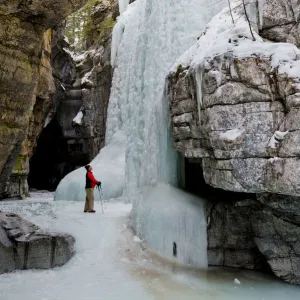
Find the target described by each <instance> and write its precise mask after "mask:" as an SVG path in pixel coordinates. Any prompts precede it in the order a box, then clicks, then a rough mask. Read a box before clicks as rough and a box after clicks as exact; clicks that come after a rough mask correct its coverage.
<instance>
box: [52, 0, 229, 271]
mask: <svg viewBox="0 0 300 300" xmlns="http://www.w3.org/2000/svg"><path fill="white" fill-rule="evenodd" d="M125 2H126V1H120V3H122V5H123V4H126V3H125ZM127 2H128V1H127ZM226 3H227V1H226V0H223V1H220V0H211V1H207V0H185V1H182V0H137V1H135V2H134V3H132V4H130V5H129V6H128V7H127V9H126V10H125V11H124V12H123V13H122V15H121V16H120V17H119V20H118V24H117V25H116V27H115V29H114V33H113V42H112V62H113V65H114V67H115V71H114V78H113V84H112V92H111V97H110V102H109V108H108V121H107V134H106V143H107V146H106V148H107V147H110V145H111V143H113V142H115V141H114V139H115V133H116V132H123V133H124V134H125V136H126V145H123V146H124V147H125V149H126V156H125V189H124V193H123V196H124V197H125V198H126V199H127V200H129V201H132V202H133V207H134V208H133V213H132V217H133V225H134V227H135V230H136V231H137V234H138V235H139V236H140V238H142V239H144V240H145V242H146V244H147V246H148V247H150V248H152V249H154V250H156V251H158V252H159V253H161V254H162V255H165V256H170V257H171V256H172V251H171V248H172V247H171V246H172V245H173V243H178V255H177V258H178V260H179V261H180V262H183V263H193V264H195V265H198V266H205V265H206V224H205V216H204V215H205V214H204V209H203V203H202V200H201V199H198V198H195V197H194V196H190V195H188V194H187V193H184V192H182V191H179V190H177V189H175V188H172V187H171V186H169V184H170V185H174V186H176V185H177V183H178V170H177V169H178V155H177V153H176V152H175V150H174V149H173V147H172V137H171V132H170V129H169V116H168V100H167V98H166V95H165V88H166V87H165V78H166V76H167V74H168V72H169V70H170V68H171V67H172V65H173V64H174V62H175V61H176V59H177V58H178V57H179V56H180V55H181V54H182V53H184V52H185V51H186V50H187V49H189V48H190V47H191V46H192V45H193V44H194V43H195V41H196V39H197V37H199V36H200V34H201V30H202V29H203V28H204V26H205V25H206V24H207V22H208V21H209V20H210V18H211V17H212V16H213V15H214V14H215V13H217V12H219V11H220V10H221V9H222V8H223V6H224V5H225V4H226ZM106 148H104V149H103V150H101V152H100V156H101V153H102V152H105V151H106V150H105V149H106ZM122 149H123V148H122ZM122 149H120V151H122ZM101 159H102V160H104V161H105V163H106V165H107V166H109V159H112V157H111V155H109V151H106V154H103V155H102V158H101ZM101 159H100V160H99V159H98V160H97V161H98V162H97V163H96V164H94V168H96V169H97V170H98V173H97V174H98V176H100V178H105V177H106V174H105V170H101V164H100V162H101ZM98 165H99V166H98ZM76 172H78V176H77V177H78V179H77V181H78V180H82V175H81V174H80V177H79V172H80V171H76ZM95 173H96V172H95ZM97 174H96V175H97ZM74 180H75V177H74V176H73V177H72V175H68V176H67V177H66V178H65V179H64V180H63V181H62V183H61V184H60V186H59V188H58V192H57V195H60V196H59V197H58V196H57V197H56V199H62V200H63V199H67V197H68V196H67V195H68V193H67V192H66V191H68V189H69V188H68V185H70V182H73V183H74V182H75V181H74ZM100 180H101V179H100ZM103 181H104V179H103ZM160 183H163V184H160ZM113 185H114V181H113V180H112V181H110V180H107V181H106V186H104V190H105V189H106V188H107V189H108V190H110V186H113ZM73 188H76V187H75V184H73ZM76 191H77V195H80V197H82V200H84V198H85V197H84V190H83V189H82V187H81V186H80V185H77V188H76ZM62 195H63V196H62ZM113 196H114V195H113V194H111V193H107V194H106V197H107V198H109V197H113ZM76 198H78V196H77V197H76ZM152 204H153V205H152Z"/></svg>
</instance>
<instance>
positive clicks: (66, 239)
mask: <svg viewBox="0 0 300 300" xmlns="http://www.w3.org/2000/svg"><path fill="white" fill-rule="evenodd" d="M74 252H75V239H74V238H73V237H72V236H71V235H69V234H60V233H54V232H47V231H45V230H42V229H41V228H39V227H38V226H36V225H35V224H33V223H31V222H28V221H26V220H25V219H23V218H21V217H20V216H18V215H16V214H13V213H5V212H0V274H3V273H6V272H11V271H14V270H17V269H20V270H27V269H49V268H54V267H59V266H62V265H64V264H66V263H67V262H68V261H69V260H70V258H71V257H72V256H73V254H74Z"/></svg>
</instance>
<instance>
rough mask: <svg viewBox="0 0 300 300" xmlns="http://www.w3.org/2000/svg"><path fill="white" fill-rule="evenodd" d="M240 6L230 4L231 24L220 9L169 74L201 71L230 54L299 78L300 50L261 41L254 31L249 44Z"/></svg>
mask: <svg viewBox="0 0 300 300" xmlns="http://www.w3.org/2000/svg"><path fill="white" fill-rule="evenodd" d="M241 4H242V2H241V0H235V1H232V7H234V8H233V9H232V15H233V18H234V20H235V24H234V25H233V24H232V20H231V15H230V12H229V8H225V9H223V10H222V11H221V12H220V13H219V14H217V15H216V16H215V17H214V18H213V19H212V20H211V22H210V23H209V24H208V25H207V26H206V28H205V29H204V31H203V32H202V35H201V36H200V38H199V40H198V41H197V43H196V44H195V45H193V46H192V47H191V48H190V49H189V50H188V51H187V52H186V53H184V54H183V55H182V56H181V57H180V58H179V59H178V60H177V61H176V63H175V64H174V65H173V67H172V68H171V72H174V70H175V71H176V69H177V66H178V65H181V66H182V67H185V68H186V67H189V66H191V67H192V69H194V70H197V69H198V70H201V69H203V68H204V66H205V64H206V63H207V61H209V60H211V59H212V58H213V57H215V56H221V55H222V54H225V53H230V54H231V55H232V56H233V57H237V58H245V57H262V58H268V59H270V60H271V66H272V68H273V69H275V68H278V72H279V73H281V74H283V73H285V74H287V75H288V76H289V77H290V78H298V77H300V61H299V58H300V50H299V49H298V48H297V47H296V46H295V45H293V44H289V43H271V42H265V41H264V40H263V39H262V38H261V37H260V36H259V35H258V34H257V33H256V32H255V31H254V32H253V33H254V37H255V39H256V41H253V38H252V35H251V32H250V29H249V24H248V22H247V20H246V18H245V14H244V11H243V8H242V5H241ZM262 7H263V2H261V3H260V9H261V10H262ZM261 13H263V12H262V11H261Z"/></svg>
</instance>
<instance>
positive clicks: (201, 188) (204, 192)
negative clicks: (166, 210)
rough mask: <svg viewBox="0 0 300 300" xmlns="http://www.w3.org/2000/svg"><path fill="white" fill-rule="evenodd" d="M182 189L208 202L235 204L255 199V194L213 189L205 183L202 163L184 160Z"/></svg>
mask: <svg viewBox="0 0 300 300" xmlns="http://www.w3.org/2000/svg"><path fill="white" fill-rule="evenodd" d="M183 186H184V189H185V190H186V191H188V192H190V193H192V194H195V195H197V196H199V197H202V198H205V199H208V200H209V201H220V199H222V201H224V202H235V201H239V200H244V199H254V200H255V199H256V195H255V194H249V193H238V192H232V191H226V190H222V189H218V188H214V187H212V186H210V185H208V184H207V183H206V182H205V179H204V175H203V169H202V161H201V159H199V160H191V159H188V158H185V159H184V184H183Z"/></svg>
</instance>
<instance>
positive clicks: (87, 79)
mask: <svg viewBox="0 0 300 300" xmlns="http://www.w3.org/2000/svg"><path fill="white" fill-rule="evenodd" d="M92 72H93V69H92V70H91V71H90V72H88V73H86V74H84V76H83V77H82V79H81V84H82V85H85V84H88V85H93V82H92V81H91V80H90V77H91V75H92Z"/></svg>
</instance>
